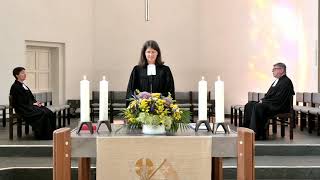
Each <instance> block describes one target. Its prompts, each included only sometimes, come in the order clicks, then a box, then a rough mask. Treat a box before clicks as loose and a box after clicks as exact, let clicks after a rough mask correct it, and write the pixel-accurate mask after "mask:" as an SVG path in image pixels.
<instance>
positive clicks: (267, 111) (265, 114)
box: [244, 63, 295, 139]
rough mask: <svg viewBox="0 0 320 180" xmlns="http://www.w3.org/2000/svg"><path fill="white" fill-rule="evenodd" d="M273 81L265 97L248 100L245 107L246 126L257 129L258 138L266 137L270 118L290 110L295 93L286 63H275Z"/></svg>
mask: <svg viewBox="0 0 320 180" xmlns="http://www.w3.org/2000/svg"><path fill="white" fill-rule="evenodd" d="M272 73H273V76H274V77H275V78H276V80H275V81H274V82H273V83H272V85H271V87H270V88H269V90H268V92H267V93H266V95H265V97H264V98H262V99H261V100H260V102H253V101H251V102H248V103H247V104H246V105H245V109H244V126H245V127H248V128H250V129H252V130H254V131H255V133H256V138H257V139H266V134H265V126H266V123H268V118H270V117H272V116H274V115H276V114H278V113H287V112H290V107H291V106H290V102H291V98H292V96H293V95H294V94H295V93H294V89H293V84H292V82H291V80H290V79H289V78H288V77H287V76H286V65H285V64H283V63H277V64H275V65H273V69H272Z"/></svg>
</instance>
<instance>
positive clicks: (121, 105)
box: [110, 91, 127, 123]
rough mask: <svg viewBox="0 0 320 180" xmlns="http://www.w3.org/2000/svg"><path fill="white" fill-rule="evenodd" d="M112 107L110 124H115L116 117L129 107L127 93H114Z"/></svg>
mask: <svg viewBox="0 0 320 180" xmlns="http://www.w3.org/2000/svg"><path fill="white" fill-rule="evenodd" d="M111 97H112V98H111V106H110V122H111V123H112V122H113V119H114V115H117V114H118V112H120V111H122V110H123V109H125V108H126V107H127V105H126V103H127V92H126V91H113V92H112V96H111Z"/></svg>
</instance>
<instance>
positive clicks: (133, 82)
mask: <svg viewBox="0 0 320 180" xmlns="http://www.w3.org/2000/svg"><path fill="white" fill-rule="evenodd" d="M138 75H139V74H138V67H137V66H135V67H134V68H133V69H132V71H131V75H130V78H129V82H128V87H127V95H126V98H127V102H128V100H129V99H130V98H132V95H133V94H134V91H135V90H136V89H137V88H138V87H137V83H138V81H137V80H136V79H137V77H138ZM127 105H128V103H127Z"/></svg>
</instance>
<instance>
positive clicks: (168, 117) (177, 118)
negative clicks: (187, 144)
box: [123, 90, 190, 132]
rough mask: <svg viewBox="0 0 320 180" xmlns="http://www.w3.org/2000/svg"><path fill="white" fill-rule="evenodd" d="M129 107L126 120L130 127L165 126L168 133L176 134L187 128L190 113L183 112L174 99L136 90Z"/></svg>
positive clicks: (169, 96) (125, 112)
mask: <svg viewBox="0 0 320 180" xmlns="http://www.w3.org/2000/svg"><path fill="white" fill-rule="evenodd" d="M130 100H131V102H130V104H129V106H128V107H127V108H126V109H125V110H124V112H123V114H124V118H125V119H127V123H128V125H129V126H130V127H133V128H141V127H142V125H152V126H159V125H164V126H165V129H166V131H173V132H176V131H177V130H178V129H179V128H182V129H183V128H187V127H188V123H189V122H190V111H183V110H181V109H180V108H179V107H178V105H177V104H176V103H175V100H173V99H172V97H171V94H170V93H169V95H168V96H167V97H164V96H162V95H161V94H160V93H148V92H139V91H138V90H136V93H135V95H133V98H131V99H130Z"/></svg>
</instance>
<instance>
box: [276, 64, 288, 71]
mask: <svg viewBox="0 0 320 180" xmlns="http://www.w3.org/2000/svg"><path fill="white" fill-rule="evenodd" d="M273 66H277V67H280V68H282V69H283V70H284V72H287V66H286V65H285V64H284V63H281V62H278V63H276V64H274V65H273Z"/></svg>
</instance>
